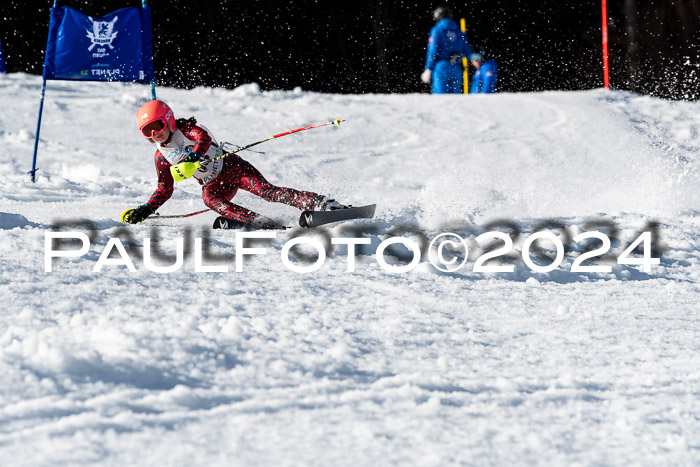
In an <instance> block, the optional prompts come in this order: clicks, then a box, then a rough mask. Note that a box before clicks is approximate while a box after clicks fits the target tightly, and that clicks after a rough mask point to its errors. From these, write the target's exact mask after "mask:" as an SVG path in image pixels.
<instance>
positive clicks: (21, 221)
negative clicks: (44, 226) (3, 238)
mask: <svg viewBox="0 0 700 467" xmlns="http://www.w3.org/2000/svg"><path fill="white" fill-rule="evenodd" d="M39 225H40V224H35V223H34V222H29V221H28V220H27V218H26V217H24V216H23V215H21V214H12V213H9V212H0V229H2V230H9V229H15V228H20V229H23V228H25V227H39Z"/></svg>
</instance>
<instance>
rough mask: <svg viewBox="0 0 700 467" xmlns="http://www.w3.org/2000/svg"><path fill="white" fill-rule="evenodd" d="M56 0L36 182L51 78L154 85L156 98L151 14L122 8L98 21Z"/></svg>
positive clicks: (33, 172) (43, 88) (144, 6)
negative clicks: (59, 4) (47, 92)
mask: <svg viewBox="0 0 700 467" xmlns="http://www.w3.org/2000/svg"><path fill="white" fill-rule="evenodd" d="M57 3H58V0H54V4H53V8H51V20H50V22H49V37H48V40H47V43H46V56H45V58H44V72H43V84H42V86H41V101H40V103H39V118H38V121H37V128H36V137H35V140H34V158H33V161H32V170H31V171H30V172H29V174H30V175H31V179H32V182H35V180H36V171H37V168H36V157H37V149H38V145H39V132H40V129H41V114H42V111H43V107H44V96H45V93H46V81H47V80H82V81H132V82H134V81H135V82H150V83H151V98H152V99H155V98H156V90H155V81H154V80H155V74H154V69H153V44H152V38H151V10H150V8H149V7H148V5H147V4H146V0H143V2H142V6H141V7H129V8H122V9H120V10H117V11H114V12H112V13H110V14H108V15H105V16H103V17H101V18H93V17H91V16H88V15H85V14H83V13H81V12H79V11H77V10H74V9H73V8H70V7H67V6H63V7H58V6H57Z"/></svg>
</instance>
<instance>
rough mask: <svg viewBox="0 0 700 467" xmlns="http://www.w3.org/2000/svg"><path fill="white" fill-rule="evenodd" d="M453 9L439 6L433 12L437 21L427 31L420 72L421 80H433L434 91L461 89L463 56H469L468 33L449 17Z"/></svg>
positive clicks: (458, 90)
mask: <svg viewBox="0 0 700 467" xmlns="http://www.w3.org/2000/svg"><path fill="white" fill-rule="evenodd" d="M452 16H453V14H452V9H451V8H450V7H448V6H445V5H442V6H439V7H437V8H436V9H435V11H434V12H433V19H435V21H437V24H436V25H435V26H433V28H432V29H431V30H430V38H429V39H428V54H427V57H426V60H425V71H423V74H422V75H421V79H422V80H423V82H424V83H426V84H429V83H430V81H431V79H432V82H433V87H432V91H433V94H445V93H461V92H462V86H463V81H462V57H470V56H471V54H472V49H471V47H469V42H468V41H467V36H465V35H464V33H463V32H462V31H461V30H460V29H459V26H458V25H457V22H456V21H455V20H454V19H452Z"/></svg>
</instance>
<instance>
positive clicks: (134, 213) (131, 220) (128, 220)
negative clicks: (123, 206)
mask: <svg viewBox="0 0 700 467" xmlns="http://www.w3.org/2000/svg"><path fill="white" fill-rule="evenodd" d="M154 212H155V211H153V209H151V208H150V207H149V206H148V205H147V204H142V205H141V206H139V207H137V208H136V209H129V210H128V211H126V212H124V214H122V222H124V223H125V224H138V223H139V222H143V221H144V219H146V218H147V217H148V216H150V215H151V214H153V213H154Z"/></svg>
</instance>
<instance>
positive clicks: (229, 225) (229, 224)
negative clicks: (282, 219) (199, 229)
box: [212, 216, 289, 230]
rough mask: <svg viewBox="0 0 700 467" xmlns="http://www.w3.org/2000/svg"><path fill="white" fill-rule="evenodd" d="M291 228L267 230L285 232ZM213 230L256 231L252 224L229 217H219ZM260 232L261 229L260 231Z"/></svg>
mask: <svg viewBox="0 0 700 467" xmlns="http://www.w3.org/2000/svg"><path fill="white" fill-rule="evenodd" d="M288 228H289V227H286V226H280V228H279V229H269V228H268V229H265V230H285V229H288ZM212 229H223V230H236V229H246V230H256V229H255V228H254V227H252V226H251V225H250V224H246V223H245V222H241V221H237V220H236V219H229V218H228V217H223V216H219V217H217V218H216V219H214V225H212ZM258 230H259V229H258Z"/></svg>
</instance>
